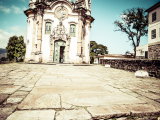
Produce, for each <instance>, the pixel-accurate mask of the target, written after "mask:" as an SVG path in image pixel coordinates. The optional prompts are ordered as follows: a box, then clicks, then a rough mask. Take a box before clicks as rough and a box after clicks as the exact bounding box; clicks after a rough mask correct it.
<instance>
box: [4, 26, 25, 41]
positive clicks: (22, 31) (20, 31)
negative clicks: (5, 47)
mask: <svg viewBox="0 0 160 120" xmlns="http://www.w3.org/2000/svg"><path fill="white" fill-rule="evenodd" d="M7 29H8V30H10V31H11V32H12V33H14V35H17V36H21V35H22V36H23V37H24V40H25V41H26V36H27V27H26V28H25V27H21V26H17V25H16V26H12V27H8V28H7Z"/></svg>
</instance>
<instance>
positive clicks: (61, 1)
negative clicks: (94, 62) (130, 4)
mask: <svg viewBox="0 0 160 120" xmlns="http://www.w3.org/2000/svg"><path fill="white" fill-rule="evenodd" d="M24 13H25V14H26V16H27V17H28V20H27V23H28V26H27V44H26V54H25V62H29V61H35V62H44V63H45V62H56V63H88V64H89V63H90V57H89V52H90V29H91V23H92V22H93V21H94V18H93V17H92V16H91V0H75V1H74V2H72V1H71V0H30V2H29V9H27V10H26V11H24Z"/></svg>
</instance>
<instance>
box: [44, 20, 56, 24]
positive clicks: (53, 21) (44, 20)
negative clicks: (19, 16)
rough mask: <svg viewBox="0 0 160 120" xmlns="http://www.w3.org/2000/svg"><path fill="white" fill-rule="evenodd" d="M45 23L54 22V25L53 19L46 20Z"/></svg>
mask: <svg viewBox="0 0 160 120" xmlns="http://www.w3.org/2000/svg"><path fill="white" fill-rule="evenodd" d="M44 21H45V22H52V23H53V22H54V20H51V19H44Z"/></svg>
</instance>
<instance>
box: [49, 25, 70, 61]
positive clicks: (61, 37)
mask: <svg viewBox="0 0 160 120" xmlns="http://www.w3.org/2000/svg"><path fill="white" fill-rule="evenodd" d="M66 31H67V30H66V28H65V26H64V25H63V23H62V22H59V25H57V27H55V28H54V29H53V32H52V34H51V35H50V62H55V61H57V62H58V58H57V60H56V59H55V61H54V55H56V54H55V52H56V50H55V48H57V47H55V45H56V44H55V43H58V45H57V46H62V47H65V49H64V50H65V52H63V53H65V62H68V60H69V47H70V40H71V37H70V36H69V35H68V34H67V33H66ZM56 41H59V42H56ZM60 41H61V42H60ZM62 43H63V44H64V43H65V45H62ZM58 50H59V48H57V52H58ZM57 56H58V53H57ZM63 62H64V61H63Z"/></svg>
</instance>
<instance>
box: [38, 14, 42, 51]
mask: <svg viewBox="0 0 160 120" xmlns="http://www.w3.org/2000/svg"><path fill="white" fill-rule="evenodd" d="M38 18H39V19H38V20H39V24H38V31H37V51H38V52H41V47H42V25H43V24H42V23H43V19H42V14H39V15H38Z"/></svg>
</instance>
